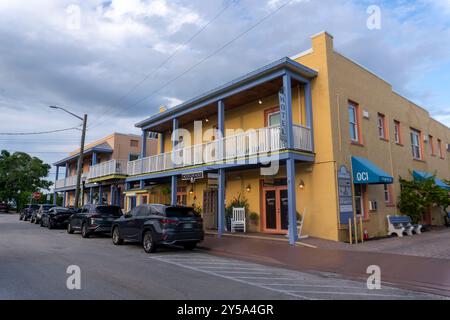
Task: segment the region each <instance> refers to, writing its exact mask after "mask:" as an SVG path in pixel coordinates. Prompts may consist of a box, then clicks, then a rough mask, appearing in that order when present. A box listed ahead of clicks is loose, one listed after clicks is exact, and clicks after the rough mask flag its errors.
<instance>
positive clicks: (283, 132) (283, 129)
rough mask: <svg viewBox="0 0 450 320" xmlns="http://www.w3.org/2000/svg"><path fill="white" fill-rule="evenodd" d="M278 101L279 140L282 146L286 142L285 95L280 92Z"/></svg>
mask: <svg viewBox="0 0 450 320" xmlns="http://www.w3.org/2000/svg"><path fill="white" fill-rule="evenodd" d="M278 96H279V99H280V127H281V128H280V140H281V142H282V143H283V144H284V145H287V142H288V127H287V126H288V124H287V123H288V118H287V109H286V95H285V94H284V93H283V92H282V91H280V93H279V94H278Z"/></svg>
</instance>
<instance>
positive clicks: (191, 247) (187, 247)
mask: <svg viewBox="0 0 450 320" xmlns="http://www.w3.org/2000/svg"><path fill="white" fill-rule="evenodd" d="M183 247H184V249H185V250H194V249H195V248H196V247H197V242H190V243H186V244H184V245H183Z"/></svg>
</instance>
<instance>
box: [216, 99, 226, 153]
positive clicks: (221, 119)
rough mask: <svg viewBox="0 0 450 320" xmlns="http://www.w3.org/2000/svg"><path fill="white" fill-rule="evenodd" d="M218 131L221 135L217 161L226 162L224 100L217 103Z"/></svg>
mask: <svg viewBox="0 0 450 320" xmlns="http://www.w3.org/2000/svg"><path fill="white" fill-rule="evenodd" d="M217 115H218V120H217V129H218V133H219V139H218V144H217V148H218V150H217V151H218V152H217V158H218V159H216V160H219V161H220V162H221V161H223V160H224V149H225V148H224V147H225V145H224V139H225V104H224V102H223V101H222V100H220V101H219V102H218V103H217Z"/></svg>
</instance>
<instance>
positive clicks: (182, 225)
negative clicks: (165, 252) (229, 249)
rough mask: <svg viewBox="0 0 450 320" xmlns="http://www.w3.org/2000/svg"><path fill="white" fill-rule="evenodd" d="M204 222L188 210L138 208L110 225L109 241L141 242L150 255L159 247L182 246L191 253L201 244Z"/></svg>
mask: <svg viewBox="0 0 450 320" xmlns="http://www.w3.org/2000/svg"><path fill="white" fill-rule="evenodd" d="M204 236H205V232H204V230H203V220H202V218H201V217H200V215H199V214H198V213H197V212H195V210H194V209H193V208H191V207H182V206H165V205H155V204H150V205H141V206H138V207H136V208H134V209H133V210H131V211H130V212H129V213H127V214H126V215H124V216H123V217H121V218H120V219H117V220H116V221H115V222H114V224H113V226H112V241H113V243H114V244H115V245H121V244H122V243H123V242H124V240H126V241H134V242H140V243H142V246H143V247H144V250H145V252H147V253H152V252H155V251H156V248H157V247H158V246H160V245H181V246H183V247H184V248H185V249H187V250H193V249H194V248H195V247H196V246H197V244H198V243H200V242H201V241H203V239H204Z"/></svg>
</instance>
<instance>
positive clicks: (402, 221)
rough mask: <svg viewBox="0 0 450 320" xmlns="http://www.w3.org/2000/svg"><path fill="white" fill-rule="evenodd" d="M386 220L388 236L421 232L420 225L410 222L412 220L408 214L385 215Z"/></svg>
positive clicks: (410, 234) (401, 235)
mask: <svg viewBox="0 0 450 320" xmlns="http://www.w3.org/2000/svg"><path fill="white" fill-rule="evenodd" d="M386 218H387V220H388V236H391V235H394V234H395V235H397V236H398V237H403V235H408V236H412V235H413V234H421V233H422V225H420V224H416V225H413V224H412V220H411V218H410V217H408V216H387V217H386Z"/></svg>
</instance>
